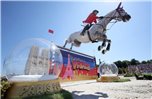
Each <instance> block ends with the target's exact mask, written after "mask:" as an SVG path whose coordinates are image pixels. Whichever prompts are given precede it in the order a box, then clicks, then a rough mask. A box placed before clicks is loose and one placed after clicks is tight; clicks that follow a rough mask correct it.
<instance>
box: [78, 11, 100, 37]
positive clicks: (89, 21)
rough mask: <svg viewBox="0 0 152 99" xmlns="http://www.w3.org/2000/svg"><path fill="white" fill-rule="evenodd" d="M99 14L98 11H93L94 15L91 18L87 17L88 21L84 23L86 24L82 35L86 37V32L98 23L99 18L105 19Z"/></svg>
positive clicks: (91, 14) (90, 15)
mask: <svg viewBox="0 0 152 99" xmlns="http://www.w3.org/2000/svg"><path fill="white" fill-rule="evenodd" d="M98 13H99V11H98V10H93V12H92V13H90V14H89V16H88V17H87V19H86V20H84V21H83V23H84V24H85V27H84V28H83V30H82V32H81V33H80V35H84V33H85V31H86V30H88V29H89V28H90V27H91V26H92V25H93V24H92V23H93V22H94V23H97V20H96V19H97V18H103V17H98V16H97V14H98Z"/></svg>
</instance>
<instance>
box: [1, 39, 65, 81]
mask: <svg viewBox="0 0 152 99" xmlns="http://www.w3.org/2000/svg"><path fill="white" fill-rule="evenodd" d="M62 64H63V60H62V54H61V52H60V49H59V48H58V47H57V46H56V45H55V44H54V43H53V42H50V41H48V40H45V39H42V38H32V39H27V40H24V41H22V42H21V43H19V44H18V45H17V46H16V47H15V49H14V50H13V51H12V52H11V54H10V55H9V57H8V58H6V59H5V64H4V65H3V69H4V71H5V74H6V76H7V77H8V79H9V80H12V81H18V80H20V81H22V80H23V81H30V80H50V79H56V78H58V76H59V74H60V72H61V69H62Z"/></svg>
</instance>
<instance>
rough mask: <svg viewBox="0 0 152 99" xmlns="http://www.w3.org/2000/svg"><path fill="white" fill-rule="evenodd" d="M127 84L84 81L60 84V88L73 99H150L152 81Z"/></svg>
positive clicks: (134, 80) (135, 81) (132, 80)
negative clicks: (70, 94)
mask: <svg viewBox="0 0 152 99" xmlns="http://www.w3.org/2000/svg"><path fill="white" fill-rule="evenodd" d="M129 79H131V81H129V82H108V83H103V82H96V80H84V81H75V82H64V83H61V87H62V88H63V89H65V90H68V91H69V92H71V93H72V95H73V98H74V99H152V80H136V79H135V78H134V77H130V78H129Z"/></svg>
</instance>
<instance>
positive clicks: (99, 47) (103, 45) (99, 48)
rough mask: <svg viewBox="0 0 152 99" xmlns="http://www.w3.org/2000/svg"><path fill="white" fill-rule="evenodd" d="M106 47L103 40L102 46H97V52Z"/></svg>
mask: <svg viewBox="0 0 152 99" xmlns="http://www.w3.org/2000/svg"><path fill="white" fill-rule="evenodd" d="M105 46H106V40H103V42H102V45H101V46H98V51H100V50H101V49H103V48H104V47H105Z"/></svg>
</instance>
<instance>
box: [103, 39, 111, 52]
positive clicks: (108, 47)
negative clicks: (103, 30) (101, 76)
mask: <svg viewBox="0 0 152 99" xmlns="http://www.w3.org/2000/svg"><path fill="white" fill-rule="evenodd" d="M106 41H107V42H108V45H107V47H106V49H104V50H102V54H105V53H106V52H107V51H109V50H110V46H111V40H110V39H107V40H106Z"/></svg>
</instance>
